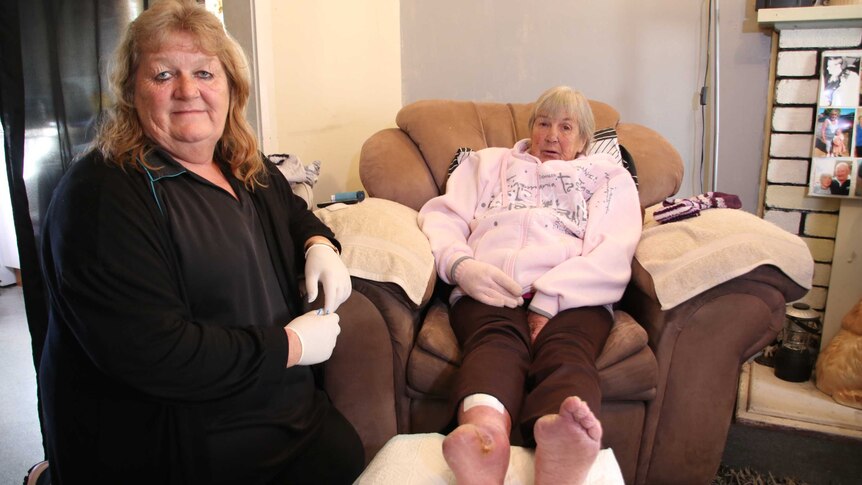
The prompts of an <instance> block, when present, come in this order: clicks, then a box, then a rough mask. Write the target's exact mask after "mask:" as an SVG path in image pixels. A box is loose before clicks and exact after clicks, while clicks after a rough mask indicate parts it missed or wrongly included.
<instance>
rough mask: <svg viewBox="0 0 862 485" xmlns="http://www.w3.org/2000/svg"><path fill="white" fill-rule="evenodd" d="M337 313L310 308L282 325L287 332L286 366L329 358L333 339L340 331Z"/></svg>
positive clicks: (319, 361) (310, 363) (314, 362)
mask: <svg viewBox="0 0 862 485" xmlns="http://www.w3.org/2000/svg"><path fill="white" fill-rule="evenodd" d="M339 319H340V318H339V316H338V314H337V313H323V312H322V311H321V310H312V311H310V312H308V313H306V314H304V315H300V316H298V317H296V318H294V319H293V320H291V321H290V323H288V324H287V326H286V327H284V331H285V333H287V341H288V354H287V366H288V367H291V366H294V365H312V364H319V363H321V362H324V361H327V360H329V358H330V357H332V349H334V348H335V341H336V339H337V338H338V334H339V333H341V326H340V325H338V320H339Z"/></svg>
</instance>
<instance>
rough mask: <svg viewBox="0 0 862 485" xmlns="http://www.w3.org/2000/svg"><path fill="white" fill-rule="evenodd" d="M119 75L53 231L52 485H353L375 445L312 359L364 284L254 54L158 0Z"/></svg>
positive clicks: (203, 18)
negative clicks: (308, 201)
mask: <svg viewBox="0 0 862 485" xmlns="http://www.w3.org/2000/svg"><path fill="white" fill-rule="evenodd" d="M110 78H111V86H112V89H113V91H114V95H115V97H116V103H115V104H114V105H113V106H112V107H111V108H110V109H109V110H108V112H107V113H106V114H105V116H104V118H103V120H102V123H101V125H100V129H99V131H98V134H97V138H96V140H95V142H94V148H93V149H92V150H90V151H89V152H88V153H86V154H85V155H84V156H83V157H82V158H81V159H80V160H77V161H76V162H75V163H74V164H73V166H72V168H71V169H70V170H69V172H68V173H67V174H66V175H65V176H64V178H63V180H62V181H61V182H60V184H59V185H58V187H57V189H56V192H55V193H54V196H53V199H52V202H51V205H50V207H49V209H48V214H47V218H46V223H45V230H44V233H43V238H44V239H43V244H42V261H43V271H44V273H45V281H46V285H47V289H48V295H49V300H50V301H49V328H48V336H47V340H46V343H45V350H44V354H43V359H42V364H41V368H40V369H41V372H40V376H39V383H40V391H41V394H42V399H43V409H44V417H45V441H46V448H47V454H48V460H49V461H50V466H51V476H52V479H53V483H60V484H62V483H124V484H130V483H131V484H134V483H147V484H153V483H207V484H209V483H243V484H245V483H351V482H352V481H353V479H354V478H355V477H356V476H357V475H358V474H359V473H360V472H361V470H362V468H363V466H364V457H363V449H362V444H361V442H360V441H359V437H358V435H357V434H356V431H355V430H354V429H353V427H352V426H351V425H350V424H349V423H348V422H347V420H346V419H345V418H344V417H343V416H342V415H341V414H340V413H339V412H338V411H337V410H336V409H335V408H334V407H333V406H332V404H331V403H330V402H329V400H328V398H327V397H326V395H325V394H324V393H323V392H322V391H321V390H320V388H319V385H318V383H316V382H315V378H314V374H313V373H312V370H311V368H310V367H309V366H311V365H313V364H317V363H320V362H323V361H326V360H327V359H328V358H329V357H330V355H331V354H332V351H333V348H334V346H335V344H336V338H337V336H338V333H339V331H340V327H339V325H338V322H339V317H338V314H337V313H335V312H336V310H337V309H338V307H339V305H340V304H341V303H343V302H344V300H346V299H347V297H348V296H349V295H350V291H351V284H350V276H349V274H348V272H347V269H346V268H345V267H344V265H343V263H342V262H341V259H340V256H339V250H340V245H339V243H338V241H337V240H336V239H335V238H334V235H333V233H332V231H331V230H330V229H329V228H328V227H326V226H325V225H324V224H323V223H322V222H320V220H318V219H317V218H316V217H315V216H314V214H313V213H312V212H310V211H309V210H308V208H307V207H306V205H305V202H304V201H303V200H302V199H301V198H299V197H297V196H295V195H294V194H293V193H292V191H291V189H290V186H289V185H288V183H287V181H286V180H285V179H284V177H282V176H281V175H280V173H279V172H278V170H277V169H276V168H275V166H274V165H272V164H271V163H270V162H268V161H266V160H265V159H264V157H263V156H262V155H261V154H260V152H259V150H258V148H257V143H256V141H255V137H254V135H253V134H252V132H251V129H250V128H249V125H248V123H247V122H246V121H245V119H244V110H245V107H246V102H247V101H248V95H249V77H248V66H247V63H246V60H245V57H244V55H243V53H242V50H241V49H240V48H239V46H238V45H237V44H236V42H235V41H233V39H231V38H230V37H229V36H228V35H227V34H226V33H225V31H224V28H223V27H222V25H221V23H220V21H219V20H218V19H217V18H216V17H215V16H213V15H212V14H210V13H209V12H207V11H206V9H205V8H204V7H203V6H201V5H198V4H197V3H196V2H194V1H193V0H161V1H159V2H157V3H155V4H154V5H152V6H151V8H149V9H148V10H146V11H144V12H143V13H142V14H141V15H140V16H139V17H138V18H137V19H135V20H134V21H133V22H132V23H131V25H129V27H128V30H127V31H126V33H125V35H124V37H123V39H122V40H121V43H120V45H119V47H118V49H117V53H116V59H115V62H114V63H113V65H112V73H111V77H110ZM302 276H304V278H305V282H304V284H303V283H302V281H301V277H302ZM318 283H320V284H322V288H323V297H322V299H323V304H322V305H321V306H322V308H321V309H320V310H318V311H307V306H306V305H307V302H311V301H313V300H315V299H316V298H317V295H318ZM302 292H305V293H306V294H307V297H302V296H301V294H302ZM305 298H307V301H303V300H304V299H305Z"/></svg>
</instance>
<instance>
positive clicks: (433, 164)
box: [359, 100, 683, 210]
mask: <svg viewBox="0 0 862 485" xmlns="http://www.w3.org/2000/svg"><path fill="white" fill-rule="evenodd" d="M532 106H533V105H532V103H526V104H515V103H480V102H472V101H452V100H423V101H417V102H415V103H411V104H409V105H407V106H404V107H403V108H401V110H400V111H399V112H398V115H397V116H396V118H395V123H396V125H397V126H398V127H397V128H387V129H384V130H381V131H379V132H377V133H375V134H374V135H372V136H371V137H370V138H369V139H368V140H367V141H366V142H365V144H364V145H363V146H362V151H361V153H360V155H359V176H360V179H361V180H362V184H363V186H364V187H365V190H366V192H368V195H369V196H371V197H381V198H384V199H389V200H393V201H395V202H399V203H401V204H404V205H406V206H408V207H412V208H413V209H416V210H419V209H420V208H421V207H422V205H423V204H425V202H427V201H428V200H429V199H431V198H433V197H436V196H438V195H440V194H441V193H442V192H443V189H444V185H445V183H446V171H447V169H448V168H449V164H450V163H451V161H452V158H453V157H454V156H455V152H456V150H457V149H458V148H460V147H468V148H471V149H473V150H480V149H483V148H488V147H512V146H513V145H514V144H515V142H517V141H518V140H521V139H523V138H529V136H530V133H529V130H528V128H527V123H528V120H529V118H530V111H531V109H532ZM590 106H591V107H592V109H593V114H594V116H595V118H596V129H597V130H598V129H602V128H615V129H616V131H617V133H618V135H619V141H620V144H621V145H623V146H624V147H625V148H626V149H627V150H628V151H629V153H630V154H631V155H632V158H633V159H634V163H635V168H636V169H637V173H638V182H639V187H640V201H641V206H642V207H647V206H650V205H653V204H656V203H658V202H660V201H661V200H663V199H664V198H666V197H670V196H671V195H673V194H675V193H676V192H677V191H678V190H679V187H680V184H681V183H682V176H683V164H682V158H681V157H680V155H679V152H677V151H676V149H675V148H674V147H673V146H672V145H671V144H670V143H669V142H668V141H667V140H666V139H665V138H664V137H663V136H662V135H660V134H659V133H657V132H655V131H653V130H651V129H649V128H647V127H645V126H642V125H638V124H634V123H620V121H619V113H618V112H617V111H616V110H615V109H614V108H613V107H611V106H610V105H608V104H605V103H602V102H599V101H592V100H591V101H590Z"/></svg>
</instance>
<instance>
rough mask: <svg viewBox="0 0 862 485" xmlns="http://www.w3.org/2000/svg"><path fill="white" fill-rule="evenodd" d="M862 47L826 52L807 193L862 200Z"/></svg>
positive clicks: (823, 60)
mask: <svg viewBox="0 0 862 485" xmlns="http://www.w3.org/2000/svg"><path fill="white" fill-rule="evenodd" d="M860 68H862V49H856V50H835V51H824V52H823V53H822V54H821V58H820V84H819V91H818V94H817V95H818V99H817V108H816V109H815V120H814V136H813V137H812V138H813V146H812V147H811V167H810V172H809V173H808V195H809V196H812V197H839V198H853V199H857V198H862V178H860V177H862V82H860V72H862V71H860Z"/></svg>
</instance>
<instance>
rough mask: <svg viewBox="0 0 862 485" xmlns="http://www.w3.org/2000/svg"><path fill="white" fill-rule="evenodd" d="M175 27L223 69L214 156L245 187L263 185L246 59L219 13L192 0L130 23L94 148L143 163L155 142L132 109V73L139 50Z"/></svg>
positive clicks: (165, 5)
mask: <svg viewBox="0 0 862 485" xmlns="http://www.w3.org/2000/svg"><path fill="white" fill-rule="evenodd" d="M178 32H183V33H188V34H191V35H192V37H194V38H195V40H196V42H197V47H198V48H199V49H200V50H201V51H202V52H205V53H207V54H208V55H214V56H216V57H217V58H218V59H219V61H220V62H221V64H222V66H223V67H224V70H225V73H226V74H227V79H228V87H229V90H230V104H229V106H228V114H227V121H226V123H225V127H224V132H223V133H222V136H221V138H220V139H219V141H218V143H217V144H216V148H215V153H214V154H213V155H214V156H215V157H216V158H219V159H221V160H224V161H225V162H227V163H228V164H229V165H230V168H231V171H232V172H233V174H234V176H236V177H237V178H238V179H239V180H241V181H242V182H243V184H245V186H246V187H248V188H249V189H254V187H255V186H257V185H262V184H263V181H264V179H265V176H266V167H265V166H264V164H263V160H262V159H261V156H260V152H259V150H258V144H257V139H256V138H255V136H254V133H253V131H252V128H251V125H249V123H248V121H246V119H245V107H246V104H247V103H248V97H249V93H250V89H251V88H250V86H251V82H250V80H249V72H248V61H247V60H246V57H245V54H244V53H243V51H242V48H241V47H240V46H239V44H238V43H237V42H236V41H235V40H234V39H233V38H232V37H230V35H228V34H227V32H225V30H224V27H223V26H222V24H221V22H220V21H219V20H218V18H216V16H215V15H213V14H211V13H210V12H208V11H207V10H206V8H205V7H204V6H202V5H200V4H198V3H196V2H195V1H194V0H161V1H159V2H156V3H155V4H154V5H153V6H152V7H151V8H149V9H147V10H145V11H144V12H143V13H141V14H140V15H139V16H138V17H137V18H136V19H135V20H134V21H132V23H131V24H130V25H129V27H128V29H127V30H126V32H125V34H124V35H123V38H122V39H121V40H120V44H119V46H117V50H116V51H115V53H114V58H113V60H112V63H111V65H110V72H109V78H110V87H111V93H112V95H113V98H114V99H113V104H112V105H111V106H110V107H109V108H108V109H107V111H106V112H105V113H104V115H103V119H102V122H101V123H100V124H99V128H98V132H97V133H96V138H95V140H94V147H95V148H96V149H97V150H99V151H100V152H101V153H102V155H103V156H104V157H105V158H106V159H107V160H110V161H112V162H113V163H116V164H118V165H119V166H120V167H122V168H124V169H125V168H128V167H137V163H136V162H137V161H140V162H141V163H143V164H146V156H147V154H148V153H149V152H150V151H151V150H152V149H153V148H155V145H154V143H153V141H152V140H150V139H149V138H148V137H147V136H146V135H145V134H144V131H143V128H142V126H141V122H140V120H139V119H138V114H137V111H136V110H135V103H134V98H135V89H134V88H135V72H136V71H137V69H138V66H139V64H140V59H141V56H142V54H143V53H145V52H153V51H157V50H159V49H160V48H161V47H162V46H163V45H164V44H165V42H166V41H168V39H169V37H170V36H172V35H173V34H176V33H178ZM147 167H148V168H151V169H152V168H153V167H149V166H147Z"/></svg>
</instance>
